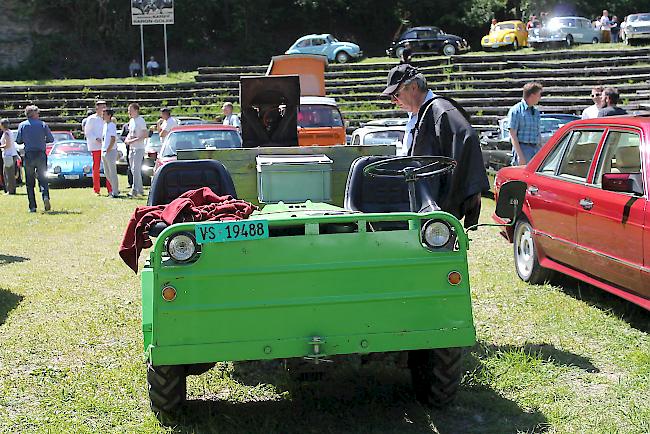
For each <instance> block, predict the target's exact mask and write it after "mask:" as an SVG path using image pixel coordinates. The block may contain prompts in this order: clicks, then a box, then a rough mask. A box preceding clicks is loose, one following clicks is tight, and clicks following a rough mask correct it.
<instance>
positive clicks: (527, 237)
mask: <svg viewBox="0 0 650 434" xmlns="http://www.w3.org/2000/svg"><path fill="white" fill-rule="evenodd" d="M517 235H518V238H517V240H518V242H517V249H516V251H515V261H516V263H517V269H518V270H519V273H520V274H521V275H522V276H525V277H528V276H529V275H530V273H531V272H532V270H533V264H534V261H535V244H533V234H532V232H531V230H530V228H529V227H527V226H521V228H520V229H519V233H518V234H517Z"/></svg>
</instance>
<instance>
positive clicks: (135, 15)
mask: <svg viewBox="0 0 650 434" xmlns="http://www.w3.org/2000/svg"><path fill="white" fill-rule="evenodd" d="M131 24H133V25H134V26H141V25H148V24H174V0H131Z"/></svg>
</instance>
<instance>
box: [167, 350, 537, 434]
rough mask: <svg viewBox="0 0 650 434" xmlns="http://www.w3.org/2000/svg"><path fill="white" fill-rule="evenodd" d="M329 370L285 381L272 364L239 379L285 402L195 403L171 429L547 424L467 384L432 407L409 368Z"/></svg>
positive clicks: (410, 429) (532, 427) (416, 429)
mask: <svg viewBox="0 0 650 434" xmlns="http://www.w3.org/2000/svg"><path fill="white" fill-rule="evenodd" d="M328 369H331V370H334V371H335V372H333V373H332V374H331V375H326V377H325V379H323V380H319V381H313V382H305V381H303V382H300V381H295V380H291V379H290V380H289V381H286V376H285V377H283V376H282V375H278V374H277V370H274V369H273V368H272V367H271V369H270V371H269V372H268V373H267V374H266V375H261V376H260V375H255V376H253V377H251V378H242V380H244V382H245V383H253V384H255V383H256V381H258V380H263V381H262V384H264V383H266V384H269V383H270V384H275V385H276V391H277V393H279V394H280V395H281V396H282V398H277V399H271V400H260V399H259V398H255V397H254V394H253V393H251V394H250V397H251V398H252V399H251V400H250V401H248V402H239V403H236V402H231V401H222V400H218V399H216V398H215V399H214V400H212V399H190V400H188V401H187V404H186V407H185V410H184V413H183V415H182V416H181V418H180V419H179V421H178V422H179V424H177V425H176V426H175V427H174V432H177V433H193V432H219V433H221V432H233V433H240V432H246V433H257V432H259V433H268V432H282V433H321V432H335V433H371V432H381V433H424V432H437V433H442V434H447V433H450V434H451V433H460V432H462V433H515V432H520V431H525V432H541V431H543V427H545V426H546V419H545V418H544V416H543V415H542V414H541V413H539V412H536V411H530V410H524V409H522V408H520V407H519V406H518V405H517V404H516V403H515V402H513V401H510V400H508V399H505V398H503V397H501V396H500V395H499V394H497V393H496V392H495V391H494V390H492V389H490V388H487V387H485V388H483V387H480V388H477V387H473V386H466V385H464V384H463V385H462V386H461V388H460V390H459V393H458V396H457V398H456V400H455V401H454V402H453V403H452V404H451V405H449V406H448V407H446V408H444V409H439V410H438V409H435V410H432V409H429V408H425V407H423V406H421V405H420V404H418V403H417V401H416V400H415V397H414V396H413V392H412V388H411V383H410V376H409V374H408V371H407V370H405V369H399V368H397V367H395V366H386V365H382V364H381V363H379V362H373V363H372V364H370V365H366V366H363V367H360V368H359V367H353V366H351V365H350V364H348V363H345V362H344V363H341V364H340V365H339V364H335V363H333V364H329V365H328ZM274 372H275V373H276V375H275V376H274V375H273V373H274ZM263 377H264V378H263ZM246 380H254V381H246ZM285 381H286V382H285ZM283 383H284V384H283ZM215 392H217V391H215ZM239 399H244V400H245V399H246V397H243V398H239Z"/></svg>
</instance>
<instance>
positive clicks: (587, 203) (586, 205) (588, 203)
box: [580, 199, 594, 211]
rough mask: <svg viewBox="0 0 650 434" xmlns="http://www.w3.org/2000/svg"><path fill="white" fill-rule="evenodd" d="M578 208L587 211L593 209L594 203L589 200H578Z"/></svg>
mask: <svg viewBox="0 0 650 434" xmlns="http://www.w3.org/2000/svg"><path fill="white" fill-rule="evenodd" d="M580 206H581V207H583V208H584V209H586V210H587V211H589V210H590V209H592V208H593V207H594V203H593V202H592V201H591V200H589V199H580Z"/></svg>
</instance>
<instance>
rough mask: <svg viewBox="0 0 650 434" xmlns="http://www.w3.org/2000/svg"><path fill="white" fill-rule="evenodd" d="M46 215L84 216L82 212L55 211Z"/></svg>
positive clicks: (46, 212)
mask: <svg viewBox="0 0 650 434" xmlns="http://www.w3.org/2000/svg"><path fill="white" fill-rule="evenodd" d="M43 214H45V215H77V214H82V213H81V211H69V210H65V209H64V210H54V211H45V212H43Z"/></svg>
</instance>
